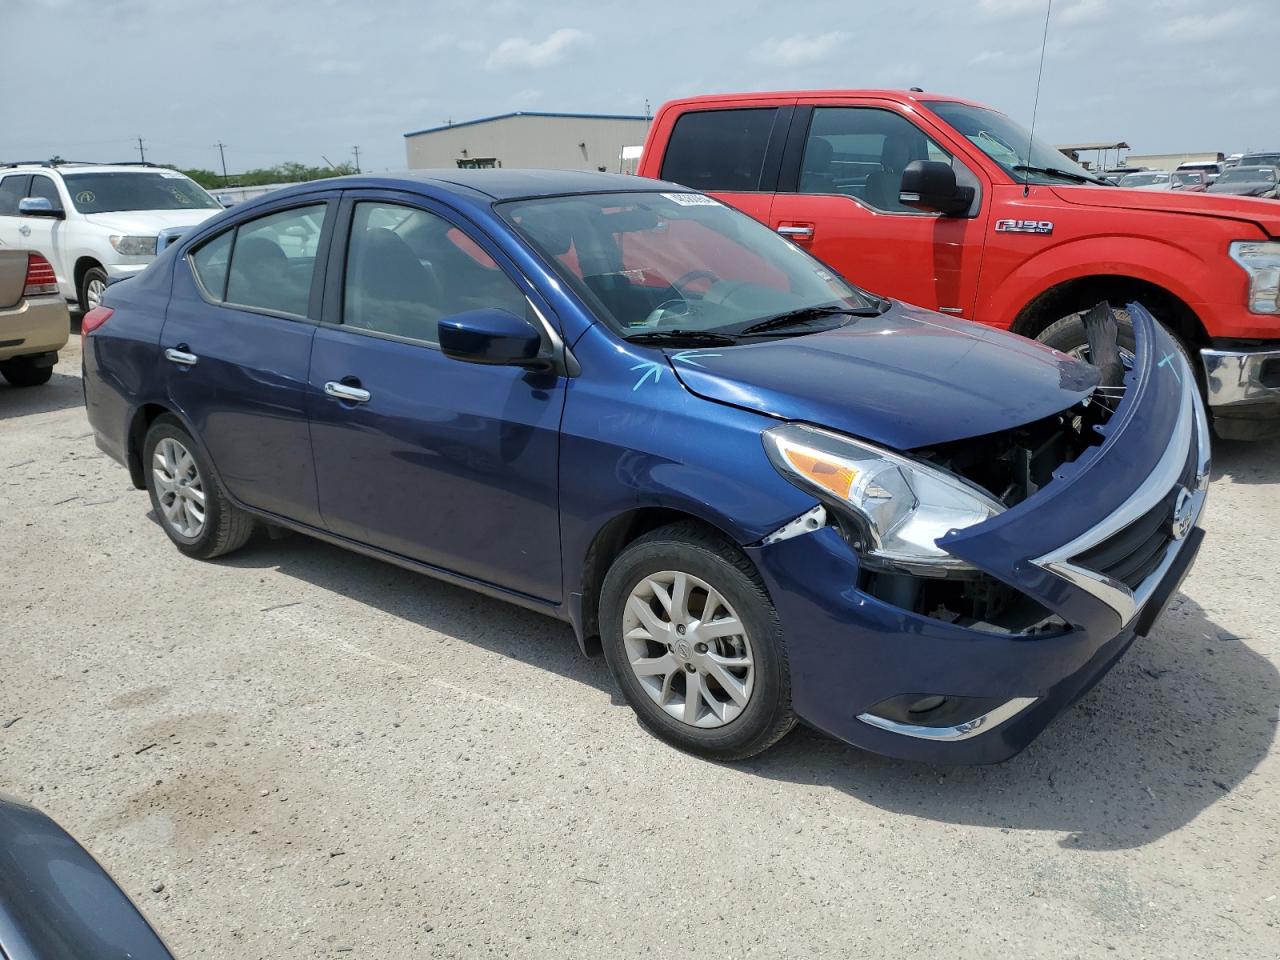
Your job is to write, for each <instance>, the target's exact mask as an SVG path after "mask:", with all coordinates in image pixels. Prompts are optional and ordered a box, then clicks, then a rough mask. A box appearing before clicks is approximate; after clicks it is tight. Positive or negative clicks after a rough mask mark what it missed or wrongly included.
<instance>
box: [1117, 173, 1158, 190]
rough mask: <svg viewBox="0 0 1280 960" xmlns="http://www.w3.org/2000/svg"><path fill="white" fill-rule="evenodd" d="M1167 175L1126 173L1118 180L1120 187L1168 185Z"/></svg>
mask: <svg viewBox="0 0 1280 960" xmlns="http://www.w3.org/2000/svg"><path fill="white" fill-rule="evenodd" d="M1168 182H1169V175H1168V174H1167V173H1127V174H1125V175H1124V176H1123V177H1121V178H1120V183H1119V186H1122V187H1149V186H1151V185H1152V184H1153V183H1168Z"/></svg>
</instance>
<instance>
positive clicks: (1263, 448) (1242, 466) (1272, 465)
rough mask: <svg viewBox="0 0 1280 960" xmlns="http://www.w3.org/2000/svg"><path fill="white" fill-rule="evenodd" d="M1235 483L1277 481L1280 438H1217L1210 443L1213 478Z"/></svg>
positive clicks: (1279, 474)
mask: <svg viewBox="0 0 1280 960" xmlns="http://www.w3.org/2000/svg"><path fill="white" fill-rule="evenodd" d="M1222 477H1230V478H1231V480H1232V482H1234V483H1249V484H1253V483H1277V482H1280V440H1262V441H1255V442H1247V441H1243V440H1217V441H1215V442H1214V444H1213V479H1214V480H1218V479H1221V478H1222Z"/></svg>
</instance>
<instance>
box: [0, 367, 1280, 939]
mask: <svg viewBox="0 0 1280 960" xmlns="http://www.w3.org/2000/svg"><path fill="white" fill-rule="evenodd" d="M71 346H72V349H71V350H69V351H68V352H66V353H64V355H63V360H62V362H61V363H60V365H59V367H58V374H57V375H56V376H55V378H54V381H53V383H51V384H50V385H49V386H48V387H43V388H39V389H35V390H26V391H17V390H12V389H8V388H6V387H3V386H0V547H2V549H3V553H2V554H0V556H2V557H3V559H2V560H0V574H2V576H0V594H3V596H4V597H5V598H6V599H5V615H4V617H3V620H0V664H3V666H0V724H2V725H3V726H0V789H3V790H5V791H8V792H10V793H13V794H16V795H17V796H19V797H22V798H25V799H29V800H32V801H34V802H35V803H37V804H38V805H40V806H41V807H43V808H44V809H45V810H46V811H48V812H49V813H50V814H52V815H53V816H54V817H55V818H56V819H58V820H59V821H60V822H61V823H62V824H63V825H64V826H66V827H67V828H68V829H70V830H71V831H72V832H73V833H75V834H76V835H77V836H78V837H79V838H80V839H81V840H82V841H84V842H85V844H86V845H87V846H88V847H89V848H90V849H91V850H92V851H93V853H94V854H95V855H97V857H98V858H99V859H100V860H101V861H102V862H103V863H104V864H105V865H106V866H107V868H108V869H109V870H111V872H112V873H113V874H114V875H115V876H116V878H117V879H118V880H119V881H120V882H121V884H122V885H123V886H124V887H125V889H126V890H128V891H129V893H130V894H131V895H132V896H133V897H134V898H135V899H136V900H137V901H138V902H139V904H140V905H141V906H142V908H143V909H144V911H145V912H146V913H147V915H148V916H149V917H150V918H151V920H152V921H153V922H154V923H155V924H156V926H157V927H158V928H159V930H160V931H161V933H162V934H163V935H164V936H165V937H166V939H167V940H168V941H169V943H170V945H171V946H172V948H173V949H174V951H175V953H176V954H177V955H178V956H179V957H182V958H197V957H210V958H213V957H217V958H222V957H227V956H236V957H263V958H281V957H297V958H313V957H317V956H327V955H329V954H335V953H340V954H342V955H354V956H364V957H372V958H396V957H408V956H422V957H426V956H432V957H436V956H439V957H472V956H482V957H487V956H512V957H555V958H562V957H592V958H594V957H623V956H626V957H630V956H640V955H644V954H652V955H655V956H681V957H683V956H690V957H695V956H696V957H710V956H720V957H739V956H744V955H753V956H761V957H781V956H792V957H819V956H831V957H865V956H877V957H906V956H939V957H973V956H1015V957H1053V958H1063V957H1115V956H1119V957H1142V958H1147V957H1170V958H1178V960H1188V958H1195V957H1214V958H1221V957H1232V958H1242V960H1245V958H1261V957H1276V956H1280V752H1278V750H1277V747H1276V745H1275V737H1276V719H1277V703H1278V701H1280V677H1278V676H1277V669H1276V668H1277V665H1278V664H1280V641H1278V640H1277V636H1276V632H1275V629H1274V626H1273V625H1274V623H1275V621H1276V612H1277V609H1278V604H1277V593H1278V592H1280V579H1278V576H1277V571H1278V570H1280V495H1278V494H1280V444H1268V445H1253V446H1247V445H1222V447H1221V449H1219V450H1218V451H1217V456H1216V464H1215V468H1216V469H1215V480H1216V482H1215V485H1214V488H1213V491H1212V493H1211V495H1210V500H1209V506H1208V511H1207V514H1206V520H1205V525H1206V527H1207V529H1208V538H1207V539H1206V541H1205V546H1204V550H1203V553H1202V554H1201V558H1200V563H1199V565H1198V566H1197V567H1196V569H1195V570H1194V572H1193V573H1192V575H1191V577H1190V578H1189V579H1188V581H1187V583H1186V585H1185V591H1186V593H1185V595H1184V596H1182V597H1180V598H1179V599H1178V600H1176V601H1175V606H1174V608H1173V609H1172V610H1171V611H1170V613H1169V614H1167V615H1166V617H1165V619H1164V620H1163V621H1162V623H1161V625H1160V626H1159V627H1158V629H1157V630H1156V631H1155V633H1154V634H1153V635H1152V636H1151V637H1150V638H1148V639H1146V640H1144V641H1140V642H1139V643H1138V644H1137V645H1136V646H1135V647H1134V649H1133V650H1132V651H1131V653H1130V654H1129V656H1128V657H1127V658H1126V660H1125V661H1124V662H1123V663H1122V664H1121V665H1120V666H1119V667H1118V668H1117V669H1116V670H1115V671H1114V672H1113V673H1112V674H1111V675H1110V676H1109V677H1108V678H1107V679H1106V680H1104V682H1103V683H1102V684H1101V685H1100V686H1099V687H1098V688H1097V689H1095V690H1094V691H1093V692H1092V693H1091V694H1090V695H1089V696H1088V697H1087V698H1086V699H1085V700H1083V701H1082V702H1081V703H1080V704H1078V705H1077V706H1076V707H1075V708H1074V709H1072V710H1071V711H1070V712H1069V713H1068V714H1066V715H1065V716H1063V717H1062V718H1060V719H1059V720H1058V721H1057V723H1055V724H1054V725H1053V726H1052V727H1051V728H1050V729H1049V730H1048V731H1047V732H1046V733H1045V734H1044V736H1042V737H1041V738H1040V740H1039V741H1037V742H1036V743H1035V744H1034V745H1033V746H1032V747H1031V748H1030V749H1029V750H1027V751H1026V752H1025V753H1024V754H1022V755H1021V756H1019V757H1018V758H1016V759H1015V760H1013V761H1010V762H1008V763H1006V764H1003V765H1001V766H998V767H991V768H981V769H966V768H961V769H941V768H929V767H923V766H917V765H910V764H903V763H895V762H891V761H888V760H884V759H881V758H878V757H875V756H871V755H868V754H865V753H861V752H859V751H856V750H853V749H850V748H847V747H845V746H843V745H841V744H839V743H835V742H832V741H830V740H827V739H824V738H823V737H821V736H818V735H816V734H813V733H810V732H807V731H803V730H801V731H798V732H797V733H795V734H793V735H792V736H791V737H790V738H788V739H787V740H785V741H784V742H783V743H782V744H780V745H779V746H778V747H777V748H775V749H774V750H773V751H771V752H770V753H768V754H766V755H765V756H763V757H760V758H757V759H756V760H755V761H752V762H748V763H742V764H735V765H729V766H716V765H713V764H709V763H705V762H701V761H698V760H694V759H692V758H690V757H686V756H683V755H681V754H679V753H676V752H673V751H672V750H670V749H668V748H667V747H665V746H663V745H661V744H660V743H658V742H657V741H655V740H653V739H652V738H650V737H649V736H647V735H646V734H644V733H643V732H642V731H641V730H640V728H639V727H638V726H637V724H636V722H635V721H634V719H633V718H632V715H631V713H630V711H629V710H628V709H627V708H626V707H625V706H624V705H623V704H622V703H621V701H620V700H619V699H618V698H617V697H616V696H615V695H614V694H613V692H612V684H611V682H610V678H609V676H608V674H607V672H606V670H605V667H604V665H603V664H602V663H601V662H599V661H587V660H583V659H581V658H580V657H579V654H578V652H577V647H576V644H575V643H574V640H573V636H572V633H571V632H570V630H569V628H568V627H567V626H564V625H562V624H559V623H556V622H553V621H551V620H546V619H543V618H541V617H538V616H536V615H534V614H531V613H526V612H523V611H520V610H517V609H514V608H511V607H508V606H505V605H503V604H501V603H498V602H496V601H492V600H488V599H485V598H482V597H479V596H475V595H473V594H470V593H467V592H465V591H463V590H460V589H456V588H453V587H449V586H444V585H441V584H438V583H436V582H434V581H432V580H429V579H426V578H423V577H419V576H416V575H414V574H410V573H407V572H404V571H401V570H399V569H397V568H395V567H391V566H388V565H385V564H382V563H378V562H375V561H371V560H367V559H364V558H361V557H357V556H354V555H351V554H348V553H344V552H341V551H339V550H337V549H335V548H332V547H329V546H325V545H322V544H320V543H318V542H314V541H311V540H308V539H307V538H304V537H294V538H291V539H288V540H282V541H276V542H263V543H259V544H256V545H254V546H251V547H250V548H249V549H247V550H245V551H244V552H242V553H240V554H237V555H235V556H233V557H230V558H227V559H226V560H225V561H222V562H217V563H213V564H204V563H199V562H196V561H192V560H188V559H186V558H184V557H182V556H181V555H180V554H178V553H177V551H176V550H174V549H173V548H172V547H171V546H170V544H169V543H168V541H167V540H166V538H165V536H164V534H163V532H162V531H161V529H160V528H159V527H158V526H157V525H156V523H155V522H154V520H152V519H151V518H150V517H149V515H148V514H149V509H150V505H149V503H148V501H147V498H146V495H145V494H143V493H140V492H136V491H134V490H133V489H132V488H131V487H130V484H129V479H128V476H127V475H126V473H125V471H124V470H123V469H122V468H120V467H118V466H116V465H115V464H114V463H112V462H110V461H109V460H107V459H106V458H105V457H103V456H102V455H100V454H99V453H98V452H97V450H96V448H95V447H94V444H93V440H92V438H91V436H90V434H89V427H88V425H87V422H86V420H85V417H84V413H83V410H82V408H81V399H80V384H79V380H78V379H77V376H76V374H77V373H78V370H79V356H78V354H77V353H76V352H75V351H74V346H75V345H74V344H72V345H71ZM161 885H163V886H161Z"/></svg>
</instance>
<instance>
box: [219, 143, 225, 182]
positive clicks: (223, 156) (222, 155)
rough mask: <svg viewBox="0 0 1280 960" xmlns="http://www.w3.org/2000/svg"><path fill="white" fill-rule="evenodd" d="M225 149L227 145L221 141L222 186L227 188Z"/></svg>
mask: <svg viewBox="0 0 1280 960" xmlns="http://www.w3.org/2000/svg"><path fill="white" fill-rule="evenodd" d="M224 147H226V144H225V143H223V142H222V141H221V140H219V141H218V156H219V157H221V158H222V185H223V186H224V187H225V186H226V185H227V155H226V153H225V152H224V149H223V148H224Z"/></svg>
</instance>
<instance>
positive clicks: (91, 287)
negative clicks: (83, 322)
mask: <svg viewBox="0 0 1280 960" xmlns="http://www.w3.org/2000/svg"><path fill="white" fill-rule="evenodd" d="M106 290H107V271H105V270H103V269H102V268H101V267H90V268H89V269H88V270H86V271H85V272H84V276H83V277H81V278H80V290H79V291H78V292H79V296H80V312H81V313H88V312H89V311H90V310H92V309H94V308H95V307H98V306H100V305H101V304H102V295H103V294H104V293H105V292H106Z"/></svg>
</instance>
